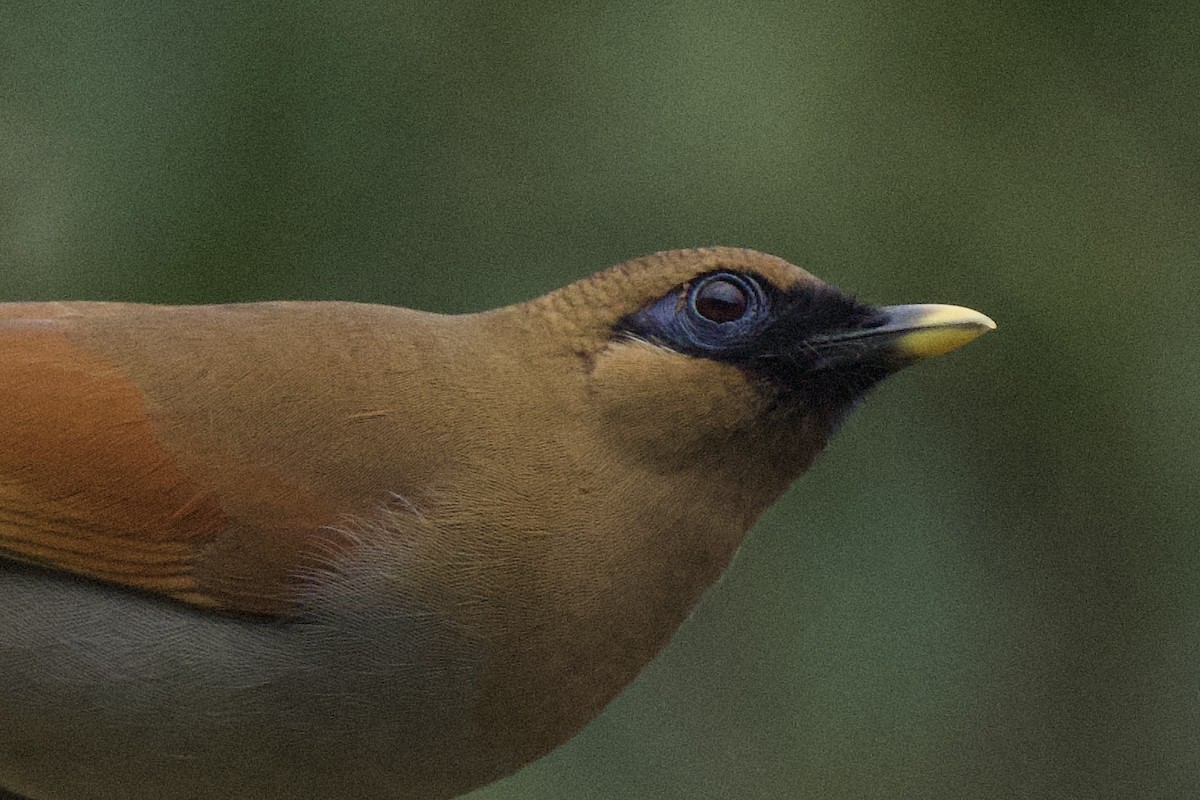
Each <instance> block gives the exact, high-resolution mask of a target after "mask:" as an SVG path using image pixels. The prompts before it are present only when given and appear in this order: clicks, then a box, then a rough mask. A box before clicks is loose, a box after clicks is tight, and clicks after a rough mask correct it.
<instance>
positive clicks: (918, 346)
mask: <svg viewBox="0 0 1200 800" xmlns="http://www.w3.org/2000/svg"><path fill="white" fill-rule="evenodd" d="M894 308H895V309H896V311H897V312H900V311H901V310H902V314H897V315H896V316H898V317H902V318H903V323H902V324H903V330H901V331H898V332H897V334H898V335H897V336H896V339H895V341H894V343H893V347H894V348H895V351H896V353H897V354H898V355H900V356H902V357H905V358H910V359H913V360H920V359H924V358H932V357H934V356H940V355H944V354H946V353H949V352H951V351H952V350H957V349H958V348H960V347H962V346H963V345H965V344H967V343H968V342H971V341H973V340H975V339H977V338H979V337H980V336H982V335H983V334H985V333H987V332H988V331H992V330H995V329H996V323H995V322H994V321H993V320H992V319H991V317H988V316H986V315H984V314H980V313H979V312H978V311H974V310H972V309H970V308H964V307H962V306H948V305H940V304H929V305H917V306H898V307H894ZM898 321H899V320H898Z"/></svg>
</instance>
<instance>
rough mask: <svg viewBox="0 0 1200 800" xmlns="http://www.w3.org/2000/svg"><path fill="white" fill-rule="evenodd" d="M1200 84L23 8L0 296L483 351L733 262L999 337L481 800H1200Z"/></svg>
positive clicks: (12, 35) (886, 422)
mask: <svg viewBox="0 0 1200 800" xmlns="http://www.w3.org/2000/svg"><path fill="white" fill-rule="evenodd" d="M1198 42H1200V5H1198V4H1196V3H1185V2H1168V3H1163V4H1132V3H1129V4H1122V3H1115V2H1114V3H1102V2H1101V3H1091V4H1088V3H1064V4H1053V3H1033V2H1024V3H1022V2H1016V3H1006V4H996V3H985V2H967V3H962V2H954V3H949V2H943V3H938V2H913V3H903V4H899V3H898V4H889V3H872V2H853V1H851V2H837V3H829V2H813V3H783V2H775V3H757V4H748V3H729V2H719V1H717V0H707V1H706V2H694V3H660V4H647V3H607V4H605V3H601V4H596V3H586V4H585V3H558V4H542V3H520V2H510V3H506V4H466V3H442V2H430V1H428V0H427V1H426V2H421V3H382V2H375V3H367V2H358V1H357V0H350V1H347V0H341V1H340V2H333V1H332V0H325V1H324V2H320V1H318V0H309V1H308V2H290V3H283V2H275V3H243V2H233V0H222V1H220V2H213V3H203V4H200V3H196V4H189V3H162V2H157V1H153V2H152V1H151V0H140V1H139V0H123V1H120V2H118V1H113V2H102V3H95V4H75V3H72V4H67V3H34V2H25V1H23V0H8V2H4V3H3V4H0V298H3V299H8V300H16V299H43V298H45V299H49V298H97V299H100V298H112V299H118V298H119V299H131V300H141V301H158V302H189V303H190V302H215V301H233V300H253V299H260V298H282V297H291V298H343V299H358V300H369V301H376V302H383V303H395V304H401V305H409V306H417V307H421V308H427V309H434V310H441V311H462V310H473V309H481V308H485V307H490V306H493V305H498V304H503V303H509V302H515V301H519V300H523V299H525V298H528V297H531V296H533V295H535V294H538V293H541V292H543V291H546V290H549V289H551V288H554V287H556V286H558V285H560V284H563V283H565V282H567V281H569V280H572V279H574V278H577V277H581V276H583V275H585V274H587V273H590V272H592V271H594V270H596V269H599V268H601V267H604V266H607V265H609V264H612V263H615V262H617V261H621V260H624V259H626V258H629V257H632V256H636V255H640V254H644V253H647V252H651V251H655V250H661V249H666V248H672V247H679V246H695V245H704V244H714V243H721V244H731V245H741V246H748V247H754V248H757V249H760V250H765V251H768V252H772V253H775V254H777V255H780V256H784V257H786V258H788V259H789V260H791V261H794V262H796V263H798V264H800V265H802V266H805V267H807V268H809V269H811V270H812V271H814V272H816V273H817V274H819V275H821V276H823V277H825V278H826V279H828V280H831V281H833V282H835V283H838V284H839V285H841V286H843V287H845V288H847V289H851V290H853V291H855V292H857V293H858V294H859V295H860V296H862V297H864V298H866V299H869V300H874V301H879V302H915V301H939V302H955V303H961V304H964V305H970V306H972V307H975V308H978V309H980V310H982V311H984V312H986V313H988V314H990V315H992V316H993V317H995V319H996V320H997V321H998V322H999V324H1000V330H999V331H998V332H996V333H995V334H991V335H989V336H987V337H986V338H984V339H983V340H981V341H980V342H978V343H976V344H973V345H971V346H970V347H969V348H967V349H966V350H965V351H963V352H962V353H960V354H956V355H954V356H952V357H950V358H947V359H944V360H940V361H938V362H935V363H932V364H929V365H925V366H922V367H920V368H919V369H914V370H912V371H911V372H907V373H905V374H903V375H901V376H899V377H898V378H896V379H894V380H892V381H891V382H890V383H888V384H887V385H885V386H884V387H883V388H882V389H881V390H879V391H878V392H877V394H876V395H875V396H874V397H873V398H872V400H871V402H869V403H868V404H867V405H866V406H865V407H864V408H863V409H862V410H861V411H860V412H859V413H858V414H857V415H856V416H855V417H854V418H853V419H852V420H851V422H850V423H849V424H848V425H847V426H846V428H845V429H844V430H843V432H842V433H841V434H840V436H839V437H838V439H837V440H836V441H835V442H834V444H833V446H832V447H831V448H830V451H829V452H828V454H827V455H826V456H825V458H824V459H823V460H822V462H821V463H819V464H818V466H817V467H816V468H815V469H814V470H813V471H812V472H811V473H810V474H809V475H808V476H807V477H805V478H804V479H803V480H802V481H800V483H799V484H798V485H797V486H796V487H795V488H794V489H793V490H792V491H791V492H790V493H789V494H788V495H787V496H786V497H785V499H784V500H783V501H782V502H780V503H779V504H778V505H777V506H776V507H775V508H774V509H772V511H771V512H770V513H768V514H767V515H766V516H765V517H764V519H763V520H762V521H761V523H760V524H759V526H758V529H757V530H756V532H755V533H754V534H753V535H752V536H751V537H750V539H749V541H748V542H747V544H746V546H745V547H744V549H743V551H742V553H741V555H740V556H739V558H738V559H737V560H736V562H735V563H734V565H733V567H732V569H731V570H730V572H729V574H728V575H727V576H726V578H725V580H724V581H723V582H722V583H721V584H720V585H719V586H718V587H717V588H715V589H714V590H713V591H712V592H710V594H709V596H708V598H707V599H706V601H705V603H704V604H703V605H702V606H701V608H700V609H699V610H698V611H697V613H696V614H695V617H694V619H693V620H692V621H691V622H690V623H689V624H688V625H687V626H685V627H684V629H683V630H682V631H681V632H680V634H679V635H678V636H677V638H676V640H675V642H674V643H673V644H672V646H671V647H670V648H669V649H668V650H667V651H666V652H665V653H664V654H663V655H662V656H661V657H660V658H659V659H658V660H657V661H656V662H654V664H653V665H652V666H651V667H650V668H649V669H648V670H646V672H645V673H644V674H643V676H642V677H641V678H640V679H639V680H638V681H637V682H636V683H635V684H634V685H633V686H632V687H630V689H629V690H628V691H626V692H625V693H624V694H623V695H622V696H621V697H620V698H619V699H618V700H617V701H616V702H614V703H613V704H612V706H611V707H610V708H609V710H608V711H607V712H606V713H605V714H604V715H603V716H602V717H601V718H600V719H599V720H597V721H596V722H595V723H594V724H593V725H592V726H591V727H589V728H588V729H587V730H586V731H585V732H584V733H583V734H581V735H580V736H579V737H577V738H576V739H575V740H574V741H572V742H571V743H570V744H569V745H567V746H566V747H564V748H563V749H561V750H559V751H558V752H556V753H554V754H553V755H551V756H549V757H548V758H546V759H544V760H542V761H541V762H539V763H537V764H535V765H534V766H532V767H530V768H528V769H526V770H525V771H523V772H521V773H520V774H518V775H517V776H515V777H513V778H511V779H509V780H507V781H504V782H502V783H500V784H497V785H495V786H493V787H490V788H488V789H486V790H483V791H481V792H479V793H478V794H476V795H472V797H473V799H474V800H503V799H505V798H514V799H515V798H522V799H523V800H524V799H526V798H529V799H533V800H537V799H539V798H572V799H577V800H590V799H592V798H654V799H655V800H658V799H660V798H663V799H668V800H671V799H674V798H688V799H689V800H693V799H694V800H701V799H704V798H754V799H757V798H764V799H765V798H781V797H811V798H1012V797H1020V798H1151V797H1153V798H1188V797H1197V796H1200V548H1198V547H1197V537H1196V533H1195V520H1196V518H1197V516H1198V512H1200V509H1198V508H1197V503H1196V501H1195V496H1196V491H1197V486H1198V485H1200V480H1198V478H1200V455H1198V449H1197V445H1196V442H1197V439H1198V434H1200V412H1198V406H1200V358H1197V356H1196V353H1197V348H1198V344H1200V340H1198V336H1200V277H1198V276H1197V265H1198V264H1200V163H1198V157H1200V44H1198ZM0 379H2V377H0Z"/></svg>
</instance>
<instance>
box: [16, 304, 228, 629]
mask: <svg viewBox="0 0 1200 800" xmlns="http://www.w3.org/2000/svg"><path fill="white" fill-rule="evenodd" d="M18 316H20V315H18ZM227 526H228V520H227V519H226V515H225V514H224V512H223V511H222V508H221V505H220V503H219V501H218V498H217V497H216V496H215V495H214V494H212V493H211V492H207V491H205V488H204V487H203V486H197V485H195V484H194V483H193V482H192V481H191V480H189V478H188V476H186V475H184V474H183V473H182V472H181V471H180V469H179V468H178V466H177V464H176V462H175V460H174V459H173V458H172V456H171V454H170V453H169V452H167V450H165V449H164V448H163V447H162V445H161V444H160V442H159V441H158V439H157V437H156V435H155V430H154V426H153V423H152V422H151V420H150V418H149V416H148V415H147V412H146V409H145V407H144V404H143V399H142V396H141V393H140V392H139V391H138V389H137V387H136V386H134V385H133V384H132V383H131V382H130V381H129V380H128V379H127V378H126V377H125V376H124V375H123V374H122V373H121V372H120V371H119V370H118V369H117V368H116V367H115V366H114V365H113V364H111V363H110V362H109V361H107V360H106V359H105V358H104V356H102V355H100V354H99V353H97V352H94V351H91V350H89V349H87V348H84V347H80V346H78V345H76V344H74V343H72V342H71V341H70V340H69V339H68V338H67V336H66V335H64V333H63V332H61V331H60V330H59V329H58V328H57V327H55V326H54V325H53V324H50V323H49V321H44V322H39V321H37V320H29V321H28V322H15V323H10V324H8V325H5V326H4V327H2V328H0V555H7V556H9V557H12V558H16V559H19V560H24V561H29V562H34V563H38V564H43V565H46V566H50V567H54V568H57V569H62V570H66V571H69V572H72V573H77V574H79V575H83V576H87V577H91V578H95V579H99V580H103V581H110V582H112V583H117V584H121V585H124V586H128V587H133V588H137V589H142V590H146V591H150V592H155V593H159V594H162V595H166V596H168V597H171V598H174V599H177V600H180V601H183V602H187V603H192V604H195V605H201V606H220V605H221V602H220V600H219V599H218V598H214V597H213V596H211V595H210V594H208V593H206V592H205V591H203V590H202V589H201V587H200V586H199V584H198V582H197V579H196V576H195V574H194V569H193V563H192V562H193V558H194V555H195V553H197V552H198V551H199V550H201V549H202V548H203V546H204V545H205V544H206V543H207V542H209V541H211V540H212V539H214V538H215V537H216V536H217V535H218V534H220V533H221V532H222V531H223V530H225V529H226V528H227Z"/></svg>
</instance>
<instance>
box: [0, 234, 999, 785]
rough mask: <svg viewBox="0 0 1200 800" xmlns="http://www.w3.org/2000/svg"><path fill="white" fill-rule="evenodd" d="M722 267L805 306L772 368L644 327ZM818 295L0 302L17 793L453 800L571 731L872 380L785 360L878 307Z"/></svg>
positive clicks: (789, 272)
mask: <svg viewBox="0 0 1200 800" xmlns="http://www.w3.org/2000/svg"><path fill="white" fill-rule="evenodd" d="M720 271H729V272H734V273H736V274H737V275H739V276H742V277H739V278H738V280H739V281H743V280H744V281H751V280H752V281H755V282H759V283H761V285H763V286H765V287H768V288H769V290H770V293H772V296H776V295H777V296H779V297H787V298H791V297H799V296H802V295H803V296H805V297H809V298H817V299H816V300H813V301H812V304H811V305H803V304H796V303H791V304H781V305H780V309H777V312H778V313H785V312H786V313H789V314H791V317H789V318H788V319H786V320H785V321H784V322H780V324H771V325H766V326H764V328H763V330H766V331H769V332H771V336H770V337H769V338H770V340H769V341H767V342H763V343H762V347H763V348H768V349H769V350H770V358H771V359H772V360H771V364H772V366H771V368H770V369H758V368H757V365H758V364H759V362H754V361H753V360H752V359H751V358H749V357H748V356H747V357H746V358H740V359H732V360H731V359H722V358H718V357H716V356H715V355H714V354H711V353H708V352H706V351H705V350H704V349H703V348H697V347H691V348H689V349H686V351H685V349H681V348H679V347H673V346H672V344H673V342H672V340H671V338H670V337H669V336H667V337H657V336H652V335H650V334H649V333H648V332H647V331H646V329H639V331H637V332H635V335H631V333H630V330H629V329H628V327H627V326H626V327H623V325H622V321H627V320H629V319H632V318H633V315H635V314H638V313H639V312H641V311H643V310H644V309H647V308H651V307H655V306H654V304H656V303H659V302H660V301H662V300H663V299H664V298H667V297H677V296H678V297H683V296H685V295H686V294H687V292H688V291H689V290H690V287H691V286H693V285H694V283H693V282H694V281H695V280H696V279H697V277H698V276H702V275H708V274H712V273H716V272H720ZM742 285H749V284H742ZM756 285H757V284H756ZM823 286H824V285H823V284H821V283H820V281H818V280H817V279H816V278H814V277H813V276H811V275H809V274H808V273H806V272H804V271H803V270H801V269H799V268H797V267H794V266H792V265H790V264H788V263H786V262H784V261H782V260H780V259H777V258H775V257H773V256H766V255H763V254H760V253H755V252H753V251H747V250H736V249H731V248H713V249H708V250H690V251H673V252H669V253H660V254H657V255H654V256H649V257H647V258H644V259H638V260H635V261H631V262H628V263H626V264H623V265H620V266H618V267H614V268H612V269H610V270H607V271H605V272H602V273H598V274H597V275H594V276H592V277H590V278H586V279H584V280H582V281H579V282H577V283H575V284H572V285H570V286H567V287H565V288H563V289H560V290H558V291H556V292H552V293H550V294H548V295H545V296H543V297H541V298H538V299H536V300H532V301H530V302H527V303H523V304H519V305H515V306H511V307H508V308H502V309H497V310H495V311H489V312H485V313H480V314H469V315H462V316H441V315H435V314H428V313H423V312H419V311H410V310H406V309H398V308H390V307H384V306H373V305H363V304H353V303H258V304H247V305H235V306H207V307H156V306H143V305H130V304H109V303H55V304H11V305H0V376H2V378H0V408H3V409H7V411H8V413H4V414H0V610H2V611H0V786H5V787H6V788H9V789H12V790H14V791H17V792H19V793H23V794H27V795H28V796H29V797H31V798H33V800H59V799H60V798H70V800H106V799H107V798H122V800H161V799H162V798H172V797H186V798H189V799H190V800H208V799H209V798H211V799H212V800H216V798H222V799H224V798H246V800H250V798H253V799H254V800H276V799H278V800H284V798H291V797H297V796H309V797H328V798H341V797H356V798H363V800H376V799H378V800H384V798H392V799H393V800H438V798H446V797H452V796H455V795H457V794H459V793H461V792H465V791H467V790H469V789H471V788H473V787H476V786H479V785H481V784H483V783H486V782H488V781H490V780H494V779H496V778H498V777H500V776H502V775H505V774H507V773H509V772H511V771H513V770H514V769H517V768H518V767H520V766H521V765H523V764H525V763H527V762H529V761H530V760H532V759H534V758H537V757H538V756H540V755H542V754H543V753H545V752H547V751H549V750H550V749H552V748H554V747H556V746H557V745H559V744H561V743H562V742H563V741H565V740H566V739H567V738H568V737H569V736H570V735H571V734H573V733H574V732H575V731H577V730H578V729H579V728H581V727H582V726H583V725H585V724H586V723H587V722H588V721H589V720H591V719H592V718H593V717H594V716H595V715H596V714H597V713H599V712H600V710H601V709H602V708H603V707H604V706H605V704H606V703H608V702H609V701H610V700H611V699H612V698H613V697H614V696H615V695H616V693H617V692H619V691H620V690H621V688H623V687H624V686H625V685H626V684H627V683H628V682H629V681H630V680H632V679H633V677H634V676H635V675H636V674H637V672H638V671H639V670H640V669H641V668H642V667H643V666H644V665H645V664H646V663H647V662H648V661H649V660H650V659H651V658H652V657H653V656H654V655H655V654H656V653H657V652H658V651H659V650H660V649H661V648H662V647H663V646H665V645H666V643H667V642H668V641H669V639H670V637H671V636H672V635H673V633H674V631H675V630H676V629H677V628H678V626H679V625H680V624H681V623H682V622H683V621H684V619H686V617H687V615H688V614H689V613H690V612H691V610H692V608H693V607H694V606H695V604H696V603H697V602H698V601H699V599H700V597H701V595H702V594H703V592H704V591H705V590H706V589H707V587H709V586H710V585H711V584H712V583H713V582H714V581H715V580H716V578H717V577H718V576H719V575H720V573H721V572H722V571H723V570H724V568H725V566H726V565H727V564H728V563H729V560H730V559H731V558H732V556H733V554H734V552H735V551H736V549H737V547H738V545H739V544H740V542H741V540H742V538H743V536H744V535H745V533H746V532H747V530H749V528H750V526H751V525H752V524H753V522H754V520H755V519H756V518H757V517H758V515H759V514H760V513H761V512H762V511H763V510H764V509H765V508H766V507H767V506H768V505H769V504H770V503H771V502H772V501H774V499H775V498H776V497H778V495H779V494H780V493H781V492H782V491H784V489H786V487H787V486H788V485H789V483H790V482H791V481H792V480H793V479H795V478H796V477H797V476H798V475H800V474H801V473H802V472H803V471H804V470H805V469H807V468H808V467H809V465H810V464H811V463H812V461H813V460H814V459H815V458H816V456H817V455H818V453H819V452H820V451H821V449H822V448H823V447H824V445H825V442H826V440H827V438H828V436H829V435H830V433H831V430H832V428H833V427H834V425H835V424H836V422H837V419H839V418H840V414H839V413H834V412H835V411H838V410H839V409H842V408H844V407H849V405H850V404H852V403H853V401H854V400H855V399H856V397H855V396H852V395H855V394H856V393H859V392H861V391H863V390H865V388H866V387H867V385H868V383H870V382H873V381H874V380H877V379H878V378H879V377H882V374H883V373H882V372H880V374H879V375H877V376H876V375H875V374H874V373H872V374H871V375H870V376H869V377H870V380H869V381H866V380H863V381H859V382H857V383H853V384H845V385H843V384H837V383H833V382H828V381H826V382H825V383H822V382H821V381H814V380H809V378H812V377H813V376H809V375H804V374H793V373H794V372H795V371H797V370H799V371H801V372H802V371H803V369H805V366H804V365H805V364H808V363H809V362H808V361H806V360H805V359H804V358H802V357H800V356H795V357H792V356H786V353H785V356H786V357H779V353H780V352H781V351H786V349H787V347H789V346H791V347H793V348H796V353H803V352H807V351H808V350H811V345H810V344H809V343H808V342H807V341H806V337H809V336H813V335H820V334H821V333H822V332H828V330H827V329H832V330H834V331H836V332H837V333H838V335H839V336H841V337H843V339H844V338H845V336H846V335H851V336H852V335H853V334H854V333H855V332H856V331H857V330H858V328H859V327H861V326H864V325H867V324H868V323H869V324H872V325H873V324H875V318H874V316H872V314H871V313H869V310H868V311H864V310H863V309H864V308H865V307H863V306H861V305H860V304H856V303H853V302H851V301H849V300H847V299H846V298H844V297H843V296H841V295H840V294H838V293H837V292H836V290H833V289H825V288H822V287H823ZM671 308H674V306H671ZM679 308H680V313H692V312H689V311H688V310H687V309H688V308H689V307H688V306H686V304H681V305H680V306H679ZM797 309H799V310H797ZM668 310H669V309H668ZM693 310H694V307H693ZM947 313H949V312H947ZM808 314H811V319H809V320H808V322H811V323H812V324H810V325H805V324H804V322H805V320H804V319H801V318H800V315H808ZM660 316H661V315H660ZM976 317H979V315H976ZM920 318H921V316H920V314H916V316H915V317H914V319H920ZM942 318H945V319H953V318H954V317H953V314H952V313H951V314H950V315H949V316H945V314H944V315H943V317H939V319H942ZM980 319H983V318H982V317H980ZM785 323H786V324H785ZM972 324H974V323H972ZM787 331H792V335H793V336H794V337H796V339H797V341H795V342H793V343H790V344H789V342H788V341H786V340H787ZM640 334H645V335H640ZM721 334H722V330H721V329H719V328H717V329H715V334H714V335H716V336H718V337H719V336H720V335H721ZM897 335H899V334H897ZM859 344H861V343H856V347H857V346H858V345H859ZM743 345H747V343H746V342H741V341H739V346H743ZM749 345H753V342H750V343H749ZM749 345H747V346H749ZM886 346H887V345H886V340H885V339H879V340H878V341H876V340H872V343H871V344H870V345H869V346H867V345H862V346H861V347H859V348H858V349H861V350H862V351H863V352H866V351H867V350H874V351H880V352H881V348H885V347H886ZM752 349H753V348H752V347H751V349H749V350H745V352H746V353H750V352H752ZM858 349H854V348H850V349H846V348H843V351H844V352H847V353H850V354H851V355H850V356H842V357H841V358H842V361H843V362H847V363H850V362H852V361H853V360H854V359H855V358H857V357H858V356H857V355H856V354H857V352H858ZM740 352H742V351H739V353H740ZM710 356H711V357H710ZM776 362H779V363H782V364H783V365H785V366H788V365H790V366H791V367H792V368H793V372H789V373H788V374H786V375H783V374H779V375H776V374H775V373H774V372H772V370H775V369H776V367H777V366H778V365H777V363H776ZM881 363H883V362H881ZM851 366H852V364H851ZM847 368H849V367H847ZM821 386H834V387H840V388H839V389H838V392H839V393H838V394H837V396H836V397H832V399H831V398H830V397H825V396H823V395H821V392H822V391H823V390H822V389H821V388H820V387H821ZM845 386H851V387H852V389H853V391H846V390H845ZM843 395H844V396H843ZM830 409H833V411H831V410H830Z"/></svg>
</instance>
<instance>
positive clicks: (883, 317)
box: [808, 304, 996, 369]
mask: <svg viewBox="0 0 1200 800" xmlns="http://www.w3.org/2000/svg"><path fill="white" fill-rule="evenodd" d="M877 311H878V312H879V316H878V317H877V318H876V319H877V320H878V321H877V323H876V324H874V325H870V326H864V327H862V328H857V329H853V330H849V331H839V332H838V333H834V334H830V335H827V336H821V337H817V338H814V339H810V340H809V342H808V344H809V345H810V346H813V347H815V348H816V349H818V350H819V351H821V352H822V353H823V354H828V355H829V356H832V358H830V359H829V361H831V362H834V363H846V362H858V363H862V362H869V361H875V362H876V363H880V362H882V363H887V364H890V365H891V366H892V368H894V369H899V368H900V367H904V366H907V365H909V364H912V363H915V362H917V361H921V360H923V359H926V358H932V357H933V356H940V355H943V354H945V353H949V352H950V351H951V350H957V349H958V348H960V347H962V346H963V345H964V344H966V343H967V342H970V341H972V340H973V339H976V338H978V337H980V336H982V335H983V334H985V333H987V332H988V331H990V330H995V328H996V323H995V322H992V320H991V319H990V318H989V317H986V316H984V315H983V314H980V313H979V312H978V311H972V310H971V309H969V308H963V307H962V306H945V305H937V304H928V305H912V306H884V307H882V308H879V309H877ZM835 354H836V355H835Z"/></svg>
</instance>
